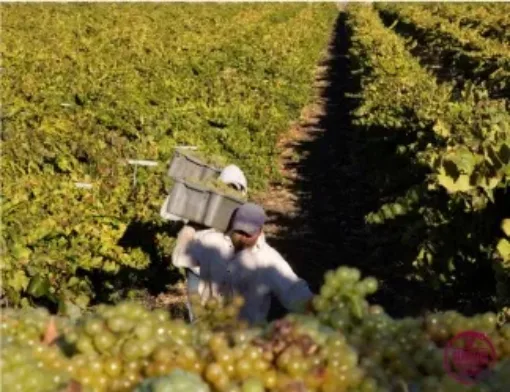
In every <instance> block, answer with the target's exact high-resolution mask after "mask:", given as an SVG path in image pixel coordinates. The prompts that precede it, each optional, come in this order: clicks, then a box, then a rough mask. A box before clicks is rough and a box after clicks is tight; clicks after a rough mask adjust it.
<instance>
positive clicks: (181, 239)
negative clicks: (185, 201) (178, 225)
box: [172, 226, 199, 274]
mask: <svg viewBox="0 0 510 392" xmlns="http://www.w3.org/2000/svg"><path fill="white" fill-rule="evenodd" d="M197 237H198V236H197V232H196V231H195V229H194V228H192V227H191V226H184V227H183V228H182V229H181V231H180V232H179V235H178V236H177V241H176V243H175V247H174V250H173V252H172V264H173V265H174V266H176V267H177V268H189V269H190V270H192V271H193V272H195V273H197V274H198V273H199V265H198V262H197V260H196V259H195V258H193V257H192V256H191V252H190V247H192V245H193V242H194V241H197V240H198V238H197Z"/></svg>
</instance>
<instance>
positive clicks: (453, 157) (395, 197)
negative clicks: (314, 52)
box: [347, 4, 510, 309]
mask: <svg viewBox="0 0 510 392" xmlns="http://www.w3.org/2000/svg"><path fill="white" fill-rule="evenodd" d="M377 10H380V12H381V13H383V14H384V13H395V14H396V15H401V14H403V13H404V12H405V15H406V18H408V19H410V20H413V21H414V20H416V19H418V18H420V20H422V19H423V20H425V21H430V23H429V24H428V26H429V27H430V29H431V30H429V32H430V34H431V35H432V34H433V33H434V32H435V31H436V30H432V28H433V26H435V25H434V24H433V23H432V21H431V20H432V19H433V18H435V17H432V16H425V13H427V11H426V10H425V9H424V8H423V7H420V6H417V7H414V6H410V5H406V6H403V7H401V6H397V5H387V4H381V5H377V6H376V9H374V8H372V7H357V6H352V7H350V10H349V13H348V20H347V25H348V28H349V31H350V33H351V38H350V39H351V43H352V45H351V48H350V50H349V58H350V61H351V67H352V69H353V70H354V71H355V76H356V78H357V80H358V83H359V85H360V93H359V94H358V95H357V96H356V98H357V99H358V100H359V105H358V107H357V108H356V109H355V110H354V111H353V117H354V124H355V125H356V126H357V127H359V129H360V130H361V132H364V134H366V136H367V139H366V144H367V145H368V146H369V145H370V144H377V145H379V146H380V145H381V143H384V144H385V145H386V147H385V148H386V149H388V148H390V149H393V155H395V156H396V157H398V164H396V165H395V166H394V167H387V165H388V163H386V162H381V166H384V170H385V171H387V172H391V173H394V174H396V173H398V175H396V176H393V181H394V183H393V185H391V186H390V187H388V184H387V176H384V177H380V178H374V179H373V181H374V184H376V185H374V186H375V187H377V186H378V185H377V184H379V186H380V189H386V190H388V189H390V191H386V192H382V193H381V195H380V201H381V205H380V208H379V209H378V210H376V211H373V212H372V213H370V214H368V216H367V223H368V224H370V225H371V226H372V227H373V230H374V231H373V233H374V240H373V254H372V257H371V262H372V263H373V264H377V263H380V264H381V265H382V267H381V268H383V267H384V265H387V266H388V268H392V266H393V265H399V264H405V265H408V268H407V272H406V279H411V280H414V281H416V282H422V283H423V282H424V284H425V285H427V286H429V287H431V288H432V289H433V292H435V293H436V294H435V295H437V297H436V296H434V301H433V302H434V303H435V304H436V305H437V306H444V304H441V296H442V295H443V294H444V293H450V294H452V293H456V292H457V293H459V298H458V303H457V304H458V306H459V307H460V308H464V309H469V306H476V305H475V303H478V304H480V303H483V306H494V302H493V297H492V295H494V294H495V293H497V296H498V300H499V304H498V305H499V306H501V305H504V304H505V302H506V303H508V302H507V301H508V300H509V298H510V297H509V291H508V290H509V287H510V286H509V285H508V283H509V281H508V277H509V276H510V253H509V250H510V248H509V245H510V243H509V238H510V237H509V234H510V232H509V227H508V222H509V221H508V218H509V217H510V204H509V203H508V197H509V196H508V185H509V180H510V129H509V124H510V115H509V113H508V110H507V107H508V100H507V99H497V98H491V96H490V94H489V93H488V92H487V90H486V89H485V88H484V87H483V86H479V85H477V84H473V83H471V82H465V83H463V84H462V85H461V86H460V87H459V86H458V84H457V81H456V80H446V81H442V82H441V83H440V82H438V81H437V80H436V78H435V75H434V74H433V73H432V72H431V71H429V70H427V69H426V68H425V67H423V66H422V64H420V62H419V58H417V57H415V56H413V55H412V54H411V52H410V51H411V50H412V49H413V47H414V46H415V45H416V44H415V42H414V41H413V40H407V39H404V38H403V37H401V36H399V35H398V34H397V33H396V32H395V31H393V30H392V29H390V28H388V27H387V26H385V24H384V23H383V20H382V19H381V17H380V15H379V12H378V11H377ZM427 18H428V19H427ZM393 26H394V24H393ZM456 28H457V27H456ZM453 29H454V27H453V26H450V25H448V24H447V23H445V24H443V25H442V28H441V30H437V31H438V33H437V34H436V36H437V35H438V34H442V33H439V31H450V32H452V31H453ZM466 34H467V33H466ZM482 39H483V38H480V40H482ZM448 45H449V43H448V42H446V41H441V42H440V43H439V41H438V43H437V48H439V49H441V48H444V50H448V49H449V46H448ZM480 45H482V46H483V43H480ZM468 54H471V52H469V53H468ZM508 54H510V53H509V52H508V51H507V52H506V53H503V52H501V53H498V56H499V60H498V61H501V62H502V63H503V64H506V63H508V61H509V57H508ZM475 55H476V56H478V55H479V53H478V52H475V49H473V56H475ZM480 59H481V58H480ZM480 61H482V60H480ZM501 81H504V83H507V82H508V78H502V79H501ZM374 135H375V136H374ZM381 151H382V150H381ZM374 159H382V158H381V157H380V156H379V157H374ZM392 221H394V222H395V224H393V225H392V226H391V227H392V229H391V230H388V229H387V227H389V226H388V225H389V224H391V222H392ZM377 226H382V227H386V229H385V231H381V230H379V231H377ZM376 233H378V235H376ZM381 233H382V237H381ZM392 242H396V243H398V246H399V247H400V250H403V251H401V252H400V253H393V252H392V250H391V249H392V248H390V247H389V246H388V245H389V244H391V243H392ZM386 260H392V261H391V264H388V262H387V261H386ZM494 277H496V280H494ZM494 281H496V283H493V282H494ZM494 286H495V287H494ZM478 290H480V291H478ZM461 293H470V296H468V298H461V297H460V296H461V295H462V294H461ZM480 293H483V296H484V298H481V295H480Z"/></svg>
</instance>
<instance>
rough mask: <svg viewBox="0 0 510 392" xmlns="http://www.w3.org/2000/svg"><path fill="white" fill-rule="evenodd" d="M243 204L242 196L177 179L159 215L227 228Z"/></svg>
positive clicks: (165, 217)
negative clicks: (234, 195) (217, 191)
mask: <svg viewBox="0 0 510 392" xmlns="http://www.w3.org/2000/svg"><path fill="white" fill-rule="evenodd" d="M244 203H245V201H244V200H242V199H237V198H235V197H232V196H228V195H222V194H219V193H216V192H214V191H212V190H210V189H207V188H204V187H201V186H199V185H195V184H189V183H186V182H185V181H182V180H176V181H175V183H174V186H173V187H172V190H171V193H170V195H168V197H167V198H166V200H165V202H164V204H163V206H162V208H161V212H160V214H161V217H162V218H164V219H170V220H178V219H180V220H185V221H186V220H188V221H193V222H195V223H200V224H202V225H204V226H208V227H212V228H215V229H217V230H220V231H225V230H226V229H227V226H228V223H229V221H230V217H231V215H232V213H233V212H234V211H235V209H236V208H237V207H239V206H241V205H243V204H244Z"/></svg>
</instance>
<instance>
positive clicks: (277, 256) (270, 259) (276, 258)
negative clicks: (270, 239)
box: [259, 239, 287, 264]
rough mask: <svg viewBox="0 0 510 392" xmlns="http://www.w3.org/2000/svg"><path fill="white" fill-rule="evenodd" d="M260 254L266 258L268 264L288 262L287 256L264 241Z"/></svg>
mask: <svg viewBox="0 0 510 392" xmlns="http://www.w3.org/2000/svg"><path fill="white" fill-rule="evenodd" d="M259 254H260V255H261V256H263V257H262V259H263V260H264V262H265V263H266V264H282V263H287V261H286V260H285V258H284V257H283V256H282V255H281V253H280V252H278V251H277V250H276V249H275V248H273V247H272V246H271V245H270V244H269V243H267V242H266V241H265V239H264V241H263V242H262V243H261V244H260V251H259Z"/></svg>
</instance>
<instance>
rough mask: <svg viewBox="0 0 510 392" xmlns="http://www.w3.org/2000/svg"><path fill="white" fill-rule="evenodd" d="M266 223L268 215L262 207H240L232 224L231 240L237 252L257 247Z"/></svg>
mask: <svg viewBox="0 0 510 392" xmlns="http://www.w3.org/2000/svg"><path fill="white" fill-rule="evenodd" d="M265 222H266V214H265V212H264V209H263V208H262V207H261V206H259V205H257V204H253V203H246V204H243V205H242V206H241V207H239V208H238V209H237V210H236V211H235V212H234V215H233V216H232V220H231V222H230V238H231V239H232V243H233V244H234V247H235V248H236V250H242V249H246V248H251V247H253V246H255V244H256V243H257V240H258V238H259V237H260V234H261V233H262V227H263V226H264V223H265Z"/></svg>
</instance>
